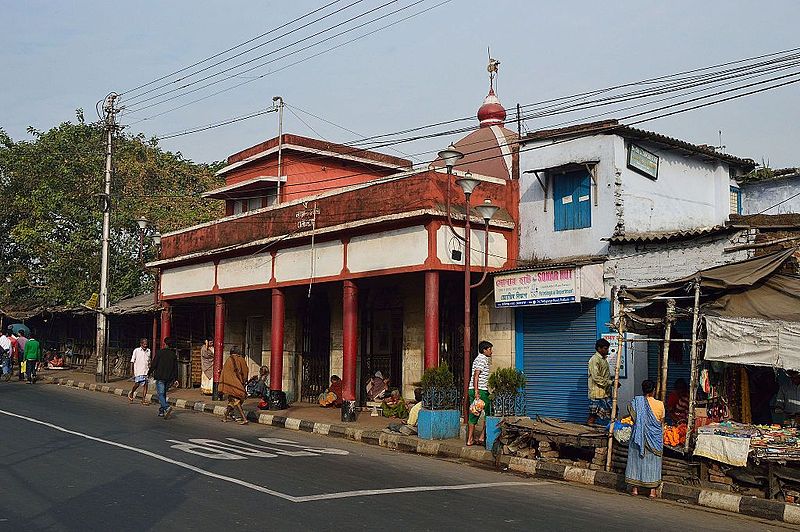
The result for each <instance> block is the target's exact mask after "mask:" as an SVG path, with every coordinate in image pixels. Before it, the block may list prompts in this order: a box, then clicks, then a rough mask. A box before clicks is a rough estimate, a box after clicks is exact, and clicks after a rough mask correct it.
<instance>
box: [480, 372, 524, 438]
mask: <svg viewBox="0 0 800 532" xmlns="http://www.w3.org/2000/svg"><path fill="white" fill-rule="evenodd" d="M489 389H490V390H491V391H492V393H491V396H490V397H491V402H492V410H491V412H492V415H491V416H489V415H487V416H486V428H485V431H486V448H487V449H489V450H491V449H492V446H493V445H494V441H495V440H496V439H497V437H498V436H499V435H500V427H499V425H500V420H502V419H503V417H504V416H524V415H525V394H524V389H525V374H524V373H522V372H521V371H520V370H518V369H517V368H497V369H496V370H494V371H493V372H492V373H491V374H490V375H489Z"/></svg>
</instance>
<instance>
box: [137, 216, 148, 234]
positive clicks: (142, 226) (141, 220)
mask: <svg viewBox="0 0 800 532" xmlns="http://www.w3.org/2000/svg"><path fill="white" fill-rule="evenodd" d="M136 223H137V224H138V225H139V229H141V230H142V231H144V230H145V229H147V225H148V224H149V223H150V222H148V221H147V218H145V217H144V216H140V217H139V218H137V219H136Z"/></svg>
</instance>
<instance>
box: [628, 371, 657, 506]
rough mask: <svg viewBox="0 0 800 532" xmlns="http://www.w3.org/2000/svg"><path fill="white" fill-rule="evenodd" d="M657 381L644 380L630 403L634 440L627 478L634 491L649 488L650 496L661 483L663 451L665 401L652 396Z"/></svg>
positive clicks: (633, 492) (629, 457)
mask: <svg viewBox="0 0 800 532" xmlns="http://www.w3.org/2000/svg"><path fill="white" fill-rule="evenodd" d="M655 388H656V385H655V383H654V382H653V381H651V380H646V381H644V382H643V383H642V394H643V395H637V396H636V397H634V398H633V402H632V403H631V405H630V406H629V407H628V411H629V412H630V415H631V418H633V430H632V433H631V441H630V444H629V445H628V464H627V466H626V467H625V482H627V483H628V484H629V485H630V486H632V489H631V495H633V496H636V495H639V488H650V498H651V499H655V498H656V496H657V495H656V490H657V489H658V486H659V485H660V484H661V457H662V454H663V451H664V403H662V402H661V401H659V400H657V399H655V398H653V391H654V390H655Z"/></svg>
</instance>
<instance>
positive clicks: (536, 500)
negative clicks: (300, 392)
mask: <svg viewBox="0 0 800 532" xmlns="http://www.w3.org/2000/svg"><path fill="white" fill-rule="evenodd" d="M156 413H157V408H156V407H155V406H152V407H149V408H148V407H143V406H141V405H139V404H138V403H135V404H134V405H130V404H128V401H127V399H125V398H124V397H117V396H113V395H108V394H99V393H93V392H87V391H83V390H77V389H74V388H66V387H59V386H55V385H47V384H41V383H40V384H36V385H34V386H30V385H25V384H19V383H16V382H11V383H0V468H1V469H0V471H1V473H0V529H2V530H5V529H7V530H15V531H16V530H79V529H81V530H186V529H195V530H237V531H239V530H264V529H275V530H290V529H296V530H298V529H300V530H504V529H505V530H592V531H597V530H615V531H619V530H637V531H642V530H663V529H666V528H669V529H674V530H698V529H703V530H720V531H726V532H733V531H737V530H742V531H744V530H747V531H753V530H785V529H786V527H784V526H783V525H781V524H777V523H774V524H773V523H770V522H765V521H758V520H753V519H748V518H744V517H740V516H737V515H732V514H723V513H715V512H712V511H706V510H700V509H697V508H695V507H691V506H683V505H680V504H676V503H669V502H666V501H649V500H647V499H644V498H636V499H634V498H633V497H630V496H628V495H624V494H619V493H614V492H611V491H605V490H599V489H591V488H587V487H581V486H574V485H570V484H567V483H560V482H551V481H547V482H545V481H541V480H537V479H531V478H526V477H523V476H518V475H514V474H510V473H501V472H496V471H491V470H485V469H480V468H476V467H471V466H467V465H464V464H459V463H455V462H450V461H446V460H440V459H435V458H429V457H424V456H416V455H412V454H404V453H398V452H394V451H390V450H387V449H383V448H379V447H374V446H368V445H362V444H359V443H355V442H350V441H345V440H340V439H335V438H330V437H325V436H319V435H316V434H308V433H301V432H297V431H292V430H285V429H278V428H274V427H265V426H259V425H256V424H250V425H248V426H239V425H236V424H232V423H227V424H223V423H220V421H219V418H217V417H214V416H210V415H208V414H202V413H197V412H191V411H185V410H177V411H175V412H174V414H173V417H172V418H171V419H169V420H163V419H161V418H158V417H157V416H156Z"/></svg>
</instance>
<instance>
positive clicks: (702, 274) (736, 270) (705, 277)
mask: <svg viewBox="0 0 800 532" xmlns="http://www.w3.org/2000/svg"><path fill="white" fill-rule="evenodd" d="M795 251H797V248H789V249H784V250H781V251H778V252H775V253H770V254H768V255H762V256H760V257H755V258H752V259H747V260H743V261H739V262H734V263H731V264H725V265H723V266H716V267H714V268H708V269H706V270H700V271H699V272H697V273H696V274H695V275H690V276H687V277H682V278H680V279H677V280H675V281H671V282H668V283H663V284H658V285H654V286H645V287H641V288H625V289H623V290H622V291H621V295H622V297H623V298H625V299H627V300H630V301H632V302H634V303H644V302H648V301H652V300H653V299H654V298H656V297H664V296H669V295H686V294H689V293H690V291H691V286H692V284H693V283H694V282H695V280H696V279H697V278H698V277H699V279H700V289H701V290H703V289H709V290H733V289H736V288H745V287H750V286H753V285H755V284H756V283H758V282H759V281H761V280H762V279H765V278H766V277H768V276H771V275H772V274H774V273H775V272H776V271H778V269H779V268H780V267H781V266H782V265H783V263H784V262H786V261H787V260H788V259H789V258H791V257H792V255H793V254H794V253H795ZM786 277H790V278H791V279H794V278H793V277H791V276H786ZM794 283H797V284H796V285H794ZM786 284H787V285H788V284H791V285H793V286H791V287H790V289H793V288H795V287H800V279H798V280H795V281H793V282H791V283H789V281H788V280H787V281H786ZM795 293H797V292H795Z"/></svg>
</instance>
